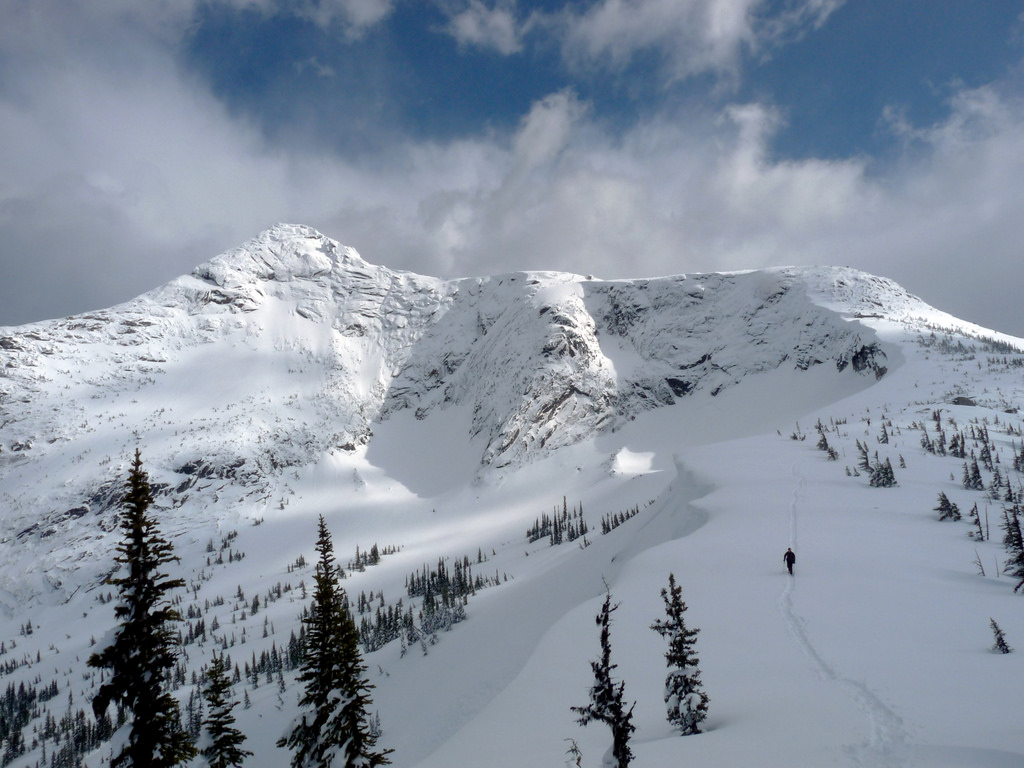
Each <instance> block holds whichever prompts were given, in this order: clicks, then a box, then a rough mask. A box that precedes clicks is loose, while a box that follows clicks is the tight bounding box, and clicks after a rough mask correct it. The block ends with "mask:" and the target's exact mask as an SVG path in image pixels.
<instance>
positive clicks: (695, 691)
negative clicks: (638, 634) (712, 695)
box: [651, 573, 708, 736]
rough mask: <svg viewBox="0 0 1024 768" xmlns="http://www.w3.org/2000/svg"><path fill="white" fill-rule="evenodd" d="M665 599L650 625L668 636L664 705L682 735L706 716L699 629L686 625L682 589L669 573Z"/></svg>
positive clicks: (697, 728)
mask: <svg viewBox="0 0 1024 768" xmlns="http://www.w3.org/2000/svg"><path fill="white" fill-rule="evenodd" d="M661 598H662V600H664V601H665V618H664V619H659V620H657V621H655V622H654V623H653V624H651V629H653V630H654V631H655V632H657V633H658V634H659V635H661V636H662V637H663V638H665V639H666V640H668V651H666V652H665V662H666V664H667V665H668V668H669V672H668V674H667V675H666V676H665V706H666V707H667V718H668V721H669V722H670V723H672V724H673V725H675V726H676V727H678V728H679V730H680V731H681V732H682V733H683V735H684V736H685V735H688V734H692V733H700V724H701V723H702V722H704V720H705V718H707V716H708V695H707V694H706V693H705V692H704V688H703V685H702V684H701V680H700V669H698V667H697V665H698V663H699V662H700V660H699V659H698V658H697V654H696V650H695V648H694V645H695V644H696V641H697V635H698V633H699V632H700V630H699V629H690V628H688V627H687V626H686V622H685V620H684V619H683V614H684V613H686V603H684V602H683V590H682V587H680V586H679V585H678V584H676V577H675V576H674V575H673V574H671V573H670V574H669V575H668V589H662V590H661Z"/></svg>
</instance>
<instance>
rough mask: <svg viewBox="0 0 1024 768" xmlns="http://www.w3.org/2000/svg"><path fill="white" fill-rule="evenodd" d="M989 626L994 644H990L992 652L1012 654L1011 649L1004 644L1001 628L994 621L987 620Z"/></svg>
mask: <svg viewBox="0 0 1024 768" xmlns="http://www.w3.org/2000/svg"><path fill="white" fill-rule="evenodd" d="M988 623H989V626H991V627H992V634H993V636H994V637H995V642H994V643H993V644H992V650H993V651H999V653H1013V648H1011V647H1010V646H1009V644H1008V643H1007V642H1006V635H1005V634H1003V628H1002V627H1000V626H999V625H998V624H996V620H995V619H989V620H988Z"/></svg>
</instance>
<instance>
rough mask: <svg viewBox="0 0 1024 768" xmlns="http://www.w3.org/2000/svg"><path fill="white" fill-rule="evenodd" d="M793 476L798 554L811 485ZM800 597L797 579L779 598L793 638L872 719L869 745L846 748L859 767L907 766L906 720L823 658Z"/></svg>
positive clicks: (793, 537)
mask: <svg viewBox="0 0 1024 768" xmlns="http://www.w3.org/2000/svg"><path fill="white" fill-rule="evenodd" d="M792 472H793V476H794V477H795V479H796V486H795V487H794V489H793V497H792V499H791V501H790V505H789V537H790V543H789V546H791V547H792V548H793V550H794V551H796V550H797V507H798V505H799V502H800V499H801V498H802V497H803V494H804V489H805V487H806V485H807V480H806V478H805V477H804V476H803V475H802V474H801V473H800V471H799V469H798V465H797V464H794V465H793V469H792ZM795 593H796V576H792V577H788V578H787V579H786V586H785V587H784V588H783V590H782V594H781V595H780V596H779V610H780V611H781V613H782V617H783V619H784V620H785V622H786V626H787V627H788V629H789V631H790V634H792V635H793V637H794V638H796V641H797V643H798V644H799V645H800V649H801V650H802V651H803V652H804V654H805V655H806V656H807V658H809V659H810V660H811V664H812V665H813V667H814V669H815V671H817V673H818V674H819V675H820V676H821V677H822V679H824V680H828V681H831V682H835V683H838V684H839V685H841V686H842V687H843V689H844V690H845V691H846V692H847V694H848V695H849V696H850V697H851V698H852V699H853V700H854V701H855V702H856V704H857V706H858V707H859V708H860V709H861V710H862V711H863V712H864V713H865V715H866V716H867V718H868V725H869V732H870V736H869V740H868V743H867V744H862V745H856V746H847V747H844V752H846V754H848V755H849V757H850V758H851V759H852V760H853V763H854V764H855V765H863V766H880V767H884V768H902V767H903V766H906V765H907V760H906V753H907V733H906V730H905V728H904V725H903V720H902V718H900V716H899V715H897V714H896V713H895V712H893V711H892V709H890V708H889V707H888V706H887V705H886V704H885V703H884V702H883V701H882V700H881V699H880V698H879V697H878V695H877V694H876V693H875V692H874V691H872V690H871V689H870V688H869V687H868V686H867V684H865V683H863V682H860V681H858V680H851V679H849V678H846V677H843V676H842V675H841V674H840V673H839V672H838V671H837V670H836V669H835V668H834V667H833V666H832V665H831V664H829V663H828V662H827V661H826V660H825V658H824V657H823V656H822V655H821V653H820V652H819V651H818V649H817V648H815V647H814V644H813V643H812V642H811V640H810V638H809V637H808V635H807V630H806V622H805V620H804V619H803V617H801V616H800V615H799V614H797V612H796V609H795V607H794V599H793V597H794V594H795Z"/></svg>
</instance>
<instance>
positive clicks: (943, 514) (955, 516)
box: [934, 491, 960, 520]
mask: <svg viewBox="0 0 1024 768" xmlns="http://www.w3.org/2000/svg"><path fill="white" fill-rule="evenodd" d="M934 509H935V511H936V512H938V513H939V520H959V519H960V507H958V506H957V505H956V504H954V503H953V502H952V501H950V500H949V497H947V496H946V494H945V493H943V492H942V491H939V505H938V506H937V507H935V508H934Z"/></svg>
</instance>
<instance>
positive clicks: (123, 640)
mask: <svg viewBox="0 0 1024 768" xmlns="http://www.w3.org/2000/svg"><path fill="white" fill-rule="evenodd" d="M125 489H126V491H125V495H124V497H123V498H122V500H121V518H120V527H121V532H122V534H123V539H122V541H121V543H120V544H119V545H118V547H117V553H118V554H117V557H116V558H114V562H115V563H117V565H118V566H119V567H120V568H121V570H122V575H120V576H118V577H116V578H111V579H110V582H109V583H111V584H113V585H114V586H116V587H117V590H118V599H119V602H118V605H117V606H116V607H115V609H114V616H115V617H116V618H117V619H120V621H121V624H120V626H119V627H118V629H117V631H116V633H115V635H114V640H113V642H112V643H111V644H110V645H109V646H108V647H107V648H105V649H104V650H102V651H100V652H99V653H94V654H92V656H90V657H89V661H88V664H89V666H90V667H95V668H97V669H101V670H109V672H110V677H109V678H108V679H107V680H106V681H105V682H103V684H102V685H100V688H99V691H98V692H97V694H96V696H95V697H94V698H93V700H92V707H93V711H94V712H95V713H96V716H97V718H99V717H101V716H103V715H104V714H105V713H106V711H107V708H108V707H109V706H110V704H111V703H115V704H118V705H119V706H122V707H124V708H125V709H127V710H129V711H130V712H131V714H132V724H131V732H130V734H129V738H128V744H127V745H125V746H124V747H123V748H122V750H121V752H120V754H118V755H117V756H116V757H115V758H114V759H113V761H112V762H111V765H112V766H113V768H118V766H129V765H130V766H133V768H165V767H167V766H173V765H178V764H180V763H182V762H184V761H186V760H188V759H189V758H191V757H192V756H193V755H194V754H195V751H196V750H195V747H194V746H193V745H192V742H191V740H190V739H189V736H188V734H187V733H186V732H185V731H184V730H183V729H182V727H181V716H180V713H179V711H178V702H177V701H176V700H175V699H174V697H173V696H171V694H170V692H169V690H168V677H169V675H170V672H171V670H172V669H173V667H174V664H175V661H176V656H177V653H176V651H177V649H176V645H177V639H176V634H175V631H174V629H173V624H174V623H175V622H178V621H180V620H181V616H180V615H179V614H178V612H177V611H176V610H175V609H174V608H172V607H171V603H170V601H169V600H168V595H169V593H170V592H172V591H173V590H175V589H179V588H181V587H184V586H185V580H184V579H180V578H171V577H170V576H168V575H167V574H166V573H164V571H163V568H164V567H165V566H167V565H168V564H170V563H174V562H177V561H178V558H177V557H175V555H174V551H173V548H172V546H171V544H170V542H168V541H167V540H166V539H164V538H163V537H162V536H161V535H160V533H159V531H158V530H157V525H156V521H155V520H154V519H153V518H152V517H151V516H150V515H149V508H150V506H151V505H152V504H153V493H152V490H151V488H150V485H149V476H148V475H147V474H146V472H145V471H144V470H143V469H142V457H141V454H140V453H139V450H138V449H136V450H135V459H134V461H133V462H132V467H131V470H130V472H129V474H128V480H127V481H126V482H125Z"/></svg>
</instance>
